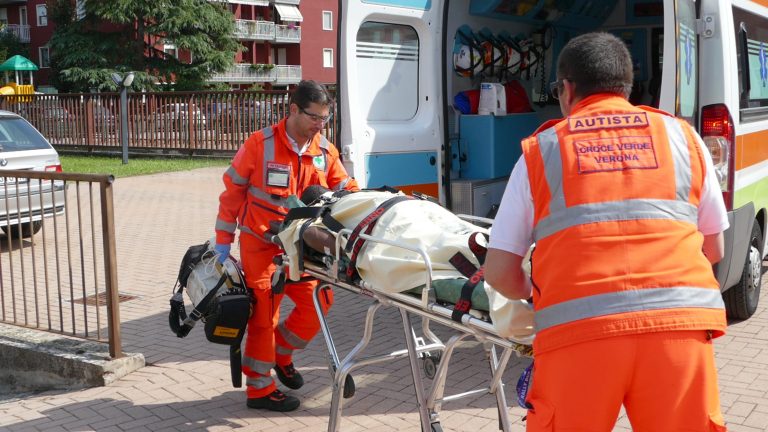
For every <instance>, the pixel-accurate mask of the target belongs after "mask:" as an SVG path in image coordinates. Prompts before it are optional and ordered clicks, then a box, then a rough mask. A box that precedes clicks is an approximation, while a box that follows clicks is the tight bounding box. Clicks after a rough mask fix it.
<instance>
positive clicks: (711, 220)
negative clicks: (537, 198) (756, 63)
mask: <svg viewBox="0 0 768 432" xmlns="http://www.w3.org/2000/svg"><path fill="white" fill-rule="evenodd" d="M694 135H695V136H696V140H697V141H698V143H699V146H700V147H701V149H702V153H703V154H704V164H705V167H704V169H705V178H704V187H703V188H702V191H701V202H700V203H699V207H698V214H699V215H698V217H699V219H698V228H699V231H700V232H701V233H702V234H704V235H709V234H717V233H720V232H722V231H725V230H726V229H728V226H729V224H728V214H727V212H726V210H725V203H724V202H723V196H722V192H721V191H720V184H719V183H718V181H717V176H716V174H715V168H714V165H713V164H712V156H711V155H710V154H709V150H708V149H707V147H706V146H705V145H704V141H703V140H702V139H701V138H700V137H699V135H698V134H696V133H694ZM531 244H533V197H532V196H531V186H530V184H529V183H528V167H527V166H526V164H525V158H524V157H523V156H521V157H520V159H518V161H517V163H516V164H515V167H514V168H513V169H512V174H511V175H510V176H509V181H508V182H507V187H506V189H505V190H504V196H503V197H502V199H501V204H500V205H499V210H498V212H497V213H496V218H495V220H494V224H493V228H492V229H491V239H490V242H489V244H488V247H491V248H494V249H501V250H504V251H507V252H511V253H513V254H516V255H520V256H524V255H525V253H526V252H527V251H528V248H530V246H531Z"/></svg>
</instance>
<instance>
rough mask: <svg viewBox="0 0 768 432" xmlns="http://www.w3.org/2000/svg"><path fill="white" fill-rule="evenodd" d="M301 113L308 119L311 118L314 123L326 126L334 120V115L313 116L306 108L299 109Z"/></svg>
mask: <svg viewBox="0 0 768 432" xmlns="http://www.w3.org/2000/svg"><path fill="white" fill-rule="evenodd" d="M299 111H301V112H302V114H304V115H306V116H307V117H309V118H311V119H312V121H314V122H319V123H322V124H326V123H328V122H329V121H331V119H332V118H333V113H330V114H328V115H327V116H321V115H318V114H312V113H311V112H307V111H306V110H305V109H304V108H301V107H299Z"/></svg>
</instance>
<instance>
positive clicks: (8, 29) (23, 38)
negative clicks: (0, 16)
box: [0, 24, 30, 43]
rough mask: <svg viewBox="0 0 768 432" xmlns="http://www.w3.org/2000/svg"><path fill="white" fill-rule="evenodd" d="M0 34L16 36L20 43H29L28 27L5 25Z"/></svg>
mask: <svg viewBox="0 0 768 432" xmlns="http://www.w3.org/2000/svg"><path fill="white" fill-rule="evenodd" d="M0 33H11V34H13V35H15V36H16V39H18V40H19V42H21V43H29V40H30V39H29V26H28V25H20V24H6V25H5V26H4V27H3V28H2V29H0Z"/></svg>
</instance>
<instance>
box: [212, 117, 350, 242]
mask: <svg viewBox="0 0 768 432" xmlns="http://www.w3.org/2000/svg"><path fill="white" fill-rule="evenodd" d="M285 122H286V120H285V119H283V120H282V121H280V122H279V123H278V124H276V125H274V126H270V127H267V128H265V129H262V130H260V131H257V132H255V133H254V134H252V135H251V136H250V137H249V138H248V139H247V140H246V141H245V143H244V144H243V145H242V146H241V147H240V149H239V150H238V151H237V154H235V157H234V158H233V159H232V165H231V166H230V167H229V168H228V169H227V171H226V172H225V173H224V176H223V180H224V185H225V187H226V189H225V190H224V192H223V193H222V194H221V196H220V197H219V214H218V217H217V219H216V241H217V243H231V242H232V241H233V240H234V236H235V230H236V229H238V228H239V229H240V231H241V232H242V233H246V234H249V235H252V236H254V237H256V238H258V239H263V235H264V233H265V232H266V231H267V230H268V229H269V222H270V221H277V222H282V220H283V219H284V218H285V216H286V214H287V213H288V197H289V196H290V195H295V196H296V197H301V194H302V193H303V192H304V190H305V189H306V188H307V187H309V186H311V185H321V186H324V187H326V188H328V189H332V190H341V189H349V190H357V188H358V187H357V182H356V181H355V180H354V179H352V178H351V177H349V175H347V172H346V170H345V169H344V166H343V165H342V163H341V161H340V160H339V153H338V150H336V148H335V147H334V146H333V145H332V144H331V143H330V142H329V141H328V140H327V139H326V138H325V137H324V136H322V135H321V134H316V135H315V136H314V137H313V138H312V142H311V143H310V145H309V146H308V147H307V149H306V151H305V152H304V153H303V154H301V155H299V151H300V149H299V148H297V146H296V144H295V143H291V142H290V141H289V140H288V135H287V134H286V132H285Z"/></svg>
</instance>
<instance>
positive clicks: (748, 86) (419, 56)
mask: <svg viewBox="0 0 768 432" xmlns="http://www.w3.org/2000/svg"><path fill="white" fill-rule="evenodd" d="M338 22H339V68H338V88H339V105H338V113H339V115H340V129H339V131H340V133H339V136H338V139H337V141H338V142H337V145H339V148H340V152H341V154H342V157H343V160H344V163H345V165H346V167H347V169H348V171H349V172H350V173H351V174H352V175H353V176H354V177H355V178H356V179H357V180H358V182H360V184H361V185H363V186H365V187H378V186H384V185H387V186H392V187H396V188H399V189H401V190H403V191H405V192H408V193H421V194H425V195H430V196H433V197H435V198H436V199H438V200H439V201H440V203H441V204H443V205H445V206H446V207H448V208H450V209H451V210H453V211H454V212H456V213H464V214H474V215H478V216H486V217H492V216H493V214H494V211H495V209H496V208H497V205H498V203H499V201H500V200H501V196H502V194H503V191H504V186H505V184H506V180H507V178H508V176H509V173H510V172H511V170H512V167H513V166H514V163H515V161H516V160H517V159H518V158H519V157H520V154H521V150H520V140H521V139H522V138H523V137H525V136H528V135H529V134H530V133H531V132H533V131H534V130H535V129H536V127H537V126H538V125H540V124H541V123H542V122H544V121H546V120H548V119H552V118H559V117H561V113H560V110H559V106H558V104H557V101H556V100H554V99H553V98H552V97H551V96H550V94H549V87H550V83H551V82H553V81H555V80H556V78H555V64H556V59H557V55H558V53H559V51H560V49H562V47H563V46H564V45H565V43H566V42H567V41H568V40H570V39H571V38H573V37H574V36H577V35H579V34H582V33H585V32H590V31H606V32H611V33H613V34H615V35H617V36H619V37H620V38H622V39H623V40H624V41H625V42H626V44H627V46H628V48H629V50H630V53H631V54H632V58H633V63H634V76H635V82H634V83H633V88H632V94H631V96H630V101H631V102H632V103H635V104H642V105H649V106H654V107H658V108H660V109H663V110H665V111H668V112H670V113H673V114H675V115H677V116H678V117H681V118H684V119H686V120H687V121H688V122H689V123H690V124H691V125H693V126H694V127H695V128H696V129H697V130H698V131H699V133H700V135H701V136H702V137H703V138H704V141H705V143H706V145H707V147H708V148H709V150H710V153H711V154H712V157H713V161H714V163H715V166H716V170H717V175H718V179H719V180H720V187H721V189H722V193H723V198H724V200H725V203H726V206H727V208H728V217H729V220H730V223H731V227H730V229H729V230H728V231H727V232H726V256H725V258H724V259H723V260H722V261H721V262H720V263H718V265H717V266H716V268H715V272H716V274H717V277H718V280H719V282H720V284H721V290H722V291H723V298H724V300H725V303H726V309H727V312H728V315H729V317H731V318H734V319H746V318H748V317H750V316H751V315H752V314H753V313H754V312H755V310H756V308H757V305H758V300H759V296H760V283H761V277H762V273H763V267H762V262H763V259H764V258H765V254H766V249H767V248H766V238H768V235H766V219H768V215H767V213H768V0H754V1H748V0H602V1H597V0H343V1H340V2H339V17H338Z"/></svg>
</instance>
